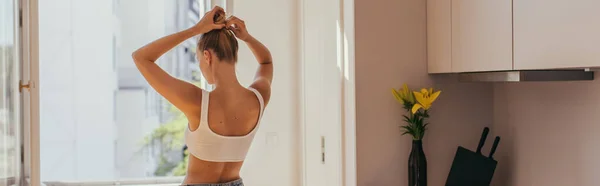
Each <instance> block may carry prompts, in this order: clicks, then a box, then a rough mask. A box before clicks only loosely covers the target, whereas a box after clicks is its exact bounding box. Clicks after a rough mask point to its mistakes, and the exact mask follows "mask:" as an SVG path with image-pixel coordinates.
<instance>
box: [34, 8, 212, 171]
mask: <svg viewBox="0 0 600 186" xmlns="http://www.w3.org/2000/svg"><path fill="white" fill-rule="evenodd" d="M209 7H211V6H210V1H204V0H185V1H182V0H178V1H172V0H151V1H147V0H113V1H85V2H83V1H73V0H53V1H39V14H40V20H39V24H40V26H39V33H40V37H39V38H40V79H42V80H44V83H42V84H40V113H41V116H40V123H42V125H40V138H41V140H40V141H41V144H40V150H41V155H40V157H41V176H42V182H47V181H57V180H75V181H87V180H115V179H126V178H143V177H164V176H181V175H183V173H184V172H181V170H185V164H184V163H185V162H184V158H183V157H181V154H182V149H183V143H184V141H183V135H182V134H183V132H184V129H185V127H186V124H187V123H186V122H187V120H186V119H185V117H184V116H183V114H181V112H180V111H178V110H177V109H176V108H175V107H173V106H172V105H171V104H170V103H169V102H168V101H166V100H165V99H163V98H162V97H161V96H160V95H159V94H158V93H157V92H156V91H154V90H153V89H152V88H151V87H150V86H149V85H148V84H147V82H146V81H145V79H144V78H143V77H142V76H141V74H140V73H139V72H138V70H137V68H136V67H135V64H134V62H133V61H132V59H131V53H132V52H133V51H134V50H136V49H137V48H139V47H141V46H143V45H145V44H147V43H149V42H151V41H153V40H155V39H158V38H160V37H162V36H165V35H167V34H170V33H174V32H176V31H179V30H182V29H186V28H189V27H191V26H192V25H193V24H195V23H197V21H198V20H199V19H200V16H201V15H204V13H205V11H207V9H208V8H209ZM196 39H197V38H192V39H190V40H188V41H186V42H184V44H182V45H179V46H178V47H176V48H174V49H173V50H171V51H170V52H168V53H167V54H166V55H164V56H163V57H161V58H160V59H159V60H158V61H157V63H158V65H159V66H161V67H162V68H163V69H165V70H166V71H167V72H168V73H169V74H171V75H173V76H175V77H177V78H180V79H183V80H186V81H191V82H194V84H196V85H197V86H200V87H203V88H206V86H205V83H206V82H205V81H204V80H203V78H202V76H201V73H200V70H199V66H198V65H199V64H198V62H197V60H196V57H195V51H196V50H195V47H196Z"/></svg>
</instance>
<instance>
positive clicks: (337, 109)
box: [301, 0, 344, 186]
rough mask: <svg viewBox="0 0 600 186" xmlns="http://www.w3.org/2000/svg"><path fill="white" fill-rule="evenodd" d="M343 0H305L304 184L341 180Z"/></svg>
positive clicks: (333, 185)
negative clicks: (341, 11)
mask: <svg viewBox="0 0 600 186" xmlns="http://www.w3.org/2000/svg"><path fill="white" fill-rule="evenodd" d="M340 2H341V1H320V0H305V1H302V5H301V6H302V8H301V9H302V27H301V28H302V30H301V32H302V38H301V40H302V42H303V43H302V46H303V47H302V50H303V52H302V56H303V59H302V67H303V68H302V69H303V72H302V76H303V86H302V87H303V90H304V94H303V96H304V97H303V99H304V102H303V103H304V109H303V113H304V114H303V118H304V122H303V123H304V124H305V128H304V157H305V158H304V161H305V162H304V165H305V169H304V171H305V173H304V175H305V178H304V180H305V183H304V185H305V186H338V185H342V184H341V183H342V181H341V180H342V171H341V165H342V156H341V144H342V143H341V131H342V84H343V79H342V76H343V70H344V68H343V63H342V39H341V26H342V23H341V22H342V21H341V13H340Z"/></svg>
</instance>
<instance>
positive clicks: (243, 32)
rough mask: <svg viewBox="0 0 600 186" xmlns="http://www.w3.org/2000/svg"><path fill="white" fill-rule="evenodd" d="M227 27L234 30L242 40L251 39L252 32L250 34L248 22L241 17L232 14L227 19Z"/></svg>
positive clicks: (236, 35)
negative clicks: (247, 27)
mask: <svg viewBox="0 0 600 186" xmlns="http://www.w3.org/2000/svg"><path fill="white" fill-rule="evenodd" d="M226 22H227V28H229V29H230V30H232V31H233V33H234V34H235V37H237V38H238V39H240V40H242V41H248V39H250V34H248V30H247V29H246V23H244V21H243V20H241V19H240V18H237V17H235V16H231V17H230V18H228V19H227V21H226Z"/></svg>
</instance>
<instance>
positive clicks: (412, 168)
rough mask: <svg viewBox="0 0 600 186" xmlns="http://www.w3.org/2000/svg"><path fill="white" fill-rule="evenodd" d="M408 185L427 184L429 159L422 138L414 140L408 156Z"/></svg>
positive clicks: (424, 185)
mask: <svg viewBox="0 0 600 186" xmlns="http://www.w3.org/2000/svg"><path fill="white" fill-rule="evenodd" d="M408 185H409V186H427V160H426V158H425V152H423V142H422V141H421V140H413V142H412V150H411V151H410V157H409V158H408Z"/></svg>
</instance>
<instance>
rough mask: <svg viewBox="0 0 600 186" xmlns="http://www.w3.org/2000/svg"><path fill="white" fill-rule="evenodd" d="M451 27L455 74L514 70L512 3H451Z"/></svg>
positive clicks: (479, 0)
mask: <svg viewBox="0 0 600 186" xmlns="http://www.w3.org/2000/svg"><path fill="white" fill-rule="evenodd" d="M515 1H517V0H515ZM451 25H452V31H451V32H452V48H451V50H452V58H451V60H452V62H451V64H452V72H477V71H501V70H511V69H512V67H513V66H512V65H513V60H512V59H513V53H512V45H513V43H512V41H513V40H512V2H511V0H494V1H489V0H452V24H451Z"/></svg>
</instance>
